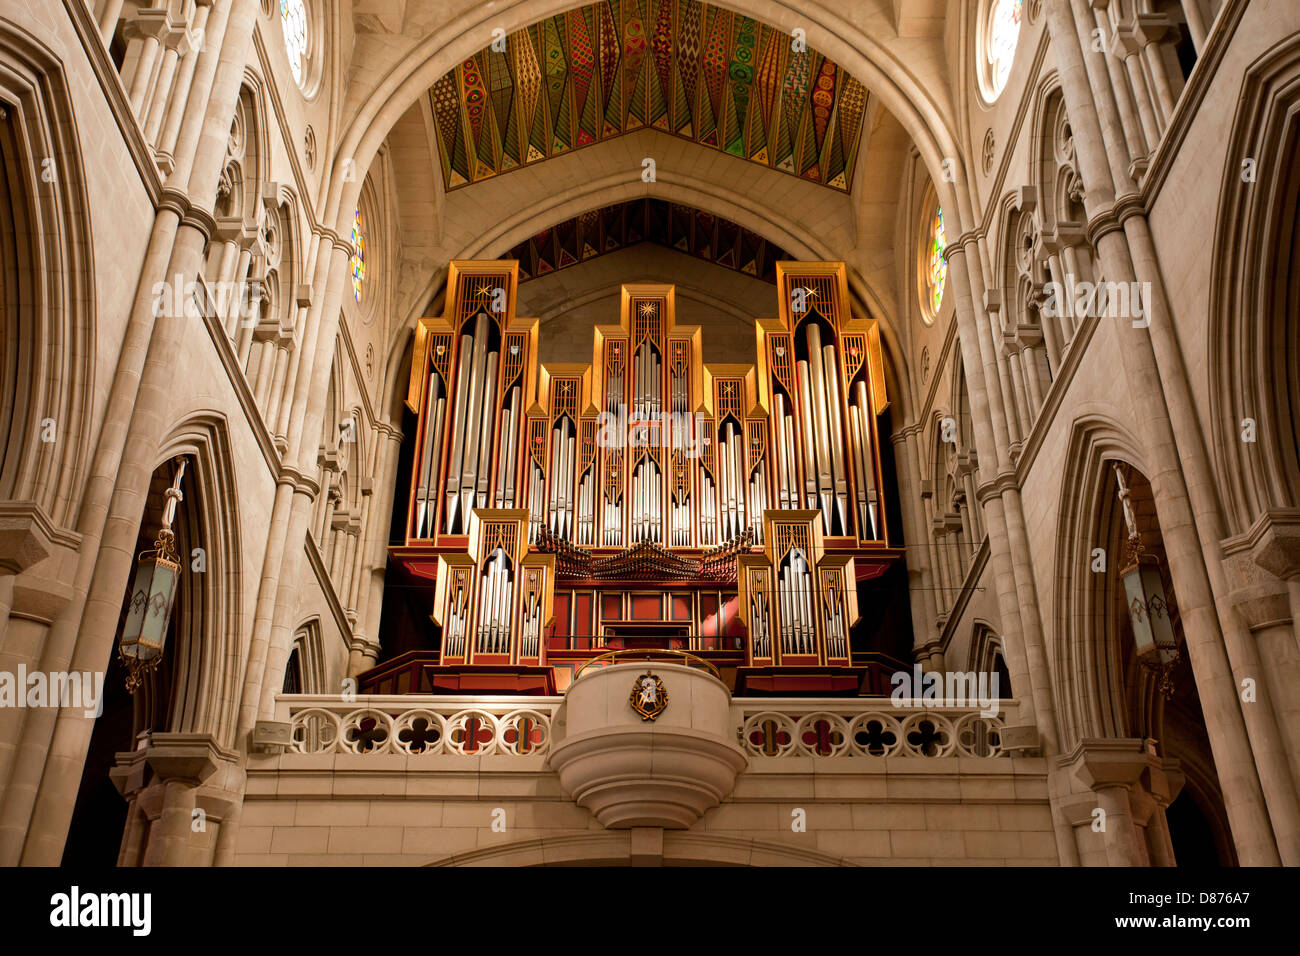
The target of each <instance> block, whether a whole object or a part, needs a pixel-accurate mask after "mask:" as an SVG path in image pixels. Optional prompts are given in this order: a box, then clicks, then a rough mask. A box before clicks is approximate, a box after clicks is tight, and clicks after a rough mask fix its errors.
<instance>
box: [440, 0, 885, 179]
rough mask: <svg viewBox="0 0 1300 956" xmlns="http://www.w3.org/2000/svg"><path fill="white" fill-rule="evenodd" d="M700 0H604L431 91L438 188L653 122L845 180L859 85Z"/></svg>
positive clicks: (733, 150)
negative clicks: (439, 165)
mask: <svg viewBox="0 0 1300 956" xmlns="http://www.w3.org/2000/svg"><path fill="white" fill-rule="evenodd" d="M794 45H795V44H794V41H793V39H792V38H791V36H790V35H789V34H786V33H782V32H781V31H779V30H775V29H773V28H772V27H768V26H765V25H763V24H761V23H759V22H758V21H756V20H751V19H750V18H748V17H745V16H741V15H740V14H738V13H733V12H731V11H729V10H721V9H719V8H717V7H713V6H710V5H709V4H707V3H701V2H698V0H604V2H601V3H595V4H591V5H590V6H586V7H582V8H579V9H577V10H570V11H568V12H567V13H562V14H559V15H557V16H554V17H551V18H549V19H547V20H543V21H541V22H540V23H535V24H533V25H532V26H528V27H525V28H524V29H522V30H518V31H516V32H514V33H512V34H510V35H509V36H507V37H506V38H505V40H504V48H500V44H498V48H497V49H495V50H494V49H492V48H491V47H489V48H487V49H485V50H483V51H481V52H480V53H478V54H476V55H475V56H473V57H471V58H470V59H468V60H466V61H465V62H464V63H462V64H461V65H460V66H458V67H456V68H455V69H454V70H452V71H451V72H450V73H448V74H447V75H446V76H444V77H442V79H440V80H438V82H437V83H435V84H434V85H433V88H432V89H431V90H430V91H429V95H430V99H431V101H432V104H433V114H434V118H435V123H434V126H435V129H436V134H437V138H438V147H439V154H440V156H439V158H440V160H441V163H442V172H443V181H444V183H445V185H446V188H447V189H457V188H459V187H462V186H467V185H469V184H470V183H475V182H480V181H482V180H484V179H490V178H492V177H493V176H497V175H499V174H501V173H504V172H507V171H509V170H511V169H516V168H518V167H520V166H527V165H529V164H531V163H536V162H541V161H542V160H544V159H547V158H549V157H551V156H557V155H560V154H562V153H565V152H568V151H569V150H572V149H580V148H582V147H584V146H590V145H592V144H593V143H599V142H601V141H603V140H606V139H611V138H613V137H615V136H620V135H622V134H624V133H630V132H633V131H634V130H638V129H642V128H645V127H650V128H652V129H659V130H663V131H664V132H666V133H670V134H672V135H674V136H680V137H683V138H685V139H690V140H693V141H695V142H697V143H700V144H702V145H704V146H709V147H712V148H714V149H718V150H722V151H725V152H727V153H729V154H731V155H733V156H738V157H741V158H743V159H748V160H750V161H752V162H755V163H759V164H760V165H763V166H767V167H769V168H771V169H777V170H781V171H782V172H787V173H790V174H791V175H795V176H799V177H801V178H803V179H806V180H809V181H811V182H815V183H821V184H822V185H825V186H828V187H830V188H832V189H836V190H839V191H842V192H849V191H850V190H851V189H852V187H853V167H854V162H855V160H856V159H857V153H858V145H859V142H860V139H861V134H862V126H863V123H862V117H863V112H864V110H865V109H866V103H867V91H866V88H865V87H863V86H862V84H861V83H859V82H858V81H857V80H856V79H854V78H853V77H852V76H850V75H849V74H848V73H847V72H846V71H845V70H844V69H843V68H841V67H840V66H838V65H837V64H836V63H834V62H833V61H831V60H829V59H827V58H826V57H824V56H822V55H821V54H819V53H817V52H815V51H814V50H810V49H803V50H795V49H793V47H794Z"/></svg>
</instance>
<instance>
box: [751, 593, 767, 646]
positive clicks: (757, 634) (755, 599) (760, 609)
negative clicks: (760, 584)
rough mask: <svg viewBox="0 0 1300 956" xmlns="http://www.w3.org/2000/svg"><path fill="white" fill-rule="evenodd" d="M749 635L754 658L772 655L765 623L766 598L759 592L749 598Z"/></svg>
mask: <svg viewBox="0 0 1300 956" xmlns="http://www.w3.org/2000/svg"><path fill="white" fill-rule="evenodd" d="M749 618H750V622H751V623H750V634H751V635H752V638H753V646H754V656H755V657H767V656H768V655H770V654H771V653H772V649H771V644H770V638H771V635H770V633H769V631H768V622H767V597H766V595H765V594H764V593H763V592H762V591H761V590H755V591H753V592H752V593H751V594H750V596H749Z"/></svg>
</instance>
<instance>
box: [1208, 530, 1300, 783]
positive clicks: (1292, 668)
mask: <svg viewBox="0 0 1300 956" xmlns="http://www.w3.org/2000/svg"><path fill="white" fill-rule="evenodd" d="M1223 566H1224V571H1225V573H1226V574H1227V576H1228V580H1229V582H1230V585H1231V586H1232V591H1231V592H1230V596H1229V600H1230V601H1231V603H1232V606H1233V608H1234V609H1235V611H1236V613H1237V614H1238V616H1239V617H1240V618H1241V620H1242V623H1243V625H1244V626H1245V627H1246V628H1247V629H1248V630H1249V631H1250V635H1251V637H1252V638H1253V639H1254V641H1255V644H1256V646H1257V647H1258V649H1259V660H1260V664H1261V665H1262V666H1261V668H1260V670H1261V676H1262V682H1263V683H1264V684H1265V687H1264V688H1263V690H1265V691H1266V693H1263V694H1258V693H1257V695H1256V699H1255V701H1254V703H1247V704H1246V705H1245V706H1247V707H1260V706H1264V707H1267V706H1268V705H1269V704H1270V703H1271V704H1272V708H1273V712H1274V716H1275V717H1276V720H1277V724H1278V727H1279V729H1280V730H1281V733H1282V739H1283V741H1284V742H1285V745H1286V755H1287V761H1288V764H1289V766H1290V768H1291V776H1292V779H1293V780H1300V693H1297V692H1296V688H1297V687H1300V641H1298V640H1297V633H1296V612H1295V604H1294V598H1295V597H1296V596H1297V595H1298V594H1300V588H1298V586H1300V516H1296V515H1288V514H1285V513H1280V512H1273V513H1268V512H1266V513H1265V514H1264V515H1262V516H1261V517H1260V520H1259V521H1257V522H1256V523H1255V525H1254V526H1253V527H1252V528H1251V530H1250V531H1248V532H1247V533H1246V534H1244V535H1242V536H1240V537H1238V538H1235V539H1229V540H1228V541H1225V542H1224V561H1223ZM1257 683H1259V681H1257Z"/></svg>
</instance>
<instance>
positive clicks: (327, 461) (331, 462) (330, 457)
mask: <svg viewBox="0 0 1300 956" xmlns="http://www.w3.org/2000/svg"><path fill="white" fill-rule="evenodd" d="M316 464H318V465H320V466H321V467H322V468H324V469H325V470H326V471H330V472H333V473H334V474H338V472H339V469H340V468H341V467H342V461H341V458H340V455H339V450H338V448H337V446H336V447H334V448H326V447H325V446H324V445H321V447H320V451H319V452H317V453H316Z"/></svg>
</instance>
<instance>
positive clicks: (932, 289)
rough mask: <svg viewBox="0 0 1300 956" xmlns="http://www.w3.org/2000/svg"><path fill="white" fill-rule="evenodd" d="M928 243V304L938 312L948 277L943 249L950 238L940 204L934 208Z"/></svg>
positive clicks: (926, 278) (926, 277)
mask: <svg viewBox="0 0 1300 956" xmlns="http://www.w3.org/2000/svg"><path fill="white" fill-rule="evenodd" d="M928 244H929V247H930V260H929V265H928V268H927V269H926V273H925V287H926V291H927V295H926V300H927V301H926V304H927V305H928V306H929V308H930V311H931V312H932V313H937V312H938V311H939V303H940V302H942V301H943V283H944V280H945V279H947V278H948V262H947V260H946V259H944V257H943V250H944V249H946V248H947V247H948V239H947V237H946V236H945V235H944V231H943V208H942V207H940V206H936V207H935V210H934V220H933V221H932V222H931V223H930V238H929V243H928Z"/></svg>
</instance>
